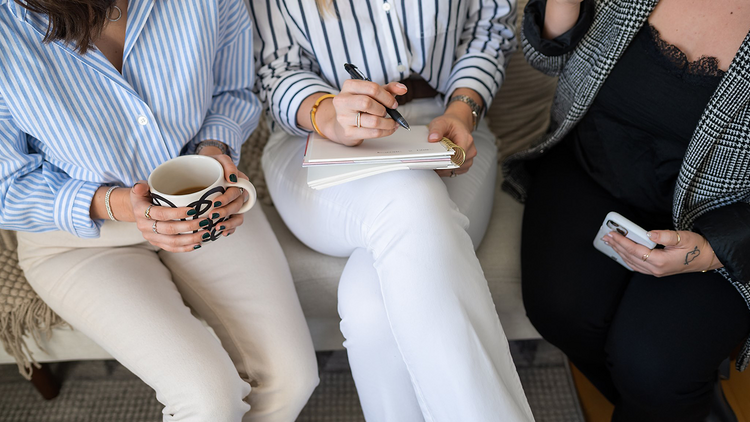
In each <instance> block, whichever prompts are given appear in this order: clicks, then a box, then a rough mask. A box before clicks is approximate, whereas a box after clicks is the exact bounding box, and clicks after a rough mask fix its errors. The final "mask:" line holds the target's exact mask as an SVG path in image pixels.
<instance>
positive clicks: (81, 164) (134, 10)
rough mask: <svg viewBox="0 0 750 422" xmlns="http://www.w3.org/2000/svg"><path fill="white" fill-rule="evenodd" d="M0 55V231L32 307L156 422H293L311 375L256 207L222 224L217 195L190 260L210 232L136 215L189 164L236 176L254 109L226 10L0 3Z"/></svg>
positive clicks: (308, 345)
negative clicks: (134, 381) (78, 340)
mask: <svg viewBox="0 0 750 422" xmlns="http://www.w3.org/2000/svg"><path fill="white" fill-rule="evenodd" d="M0 39H2V40H3V42H2V46H3V47H2V49H0V74H2V75H3V77H2V78H1V79H0V143H1V145H2V148H0V203H1V204H2V207H1V208H0V227H2V228H5V229H13V230H18V231H19V232H18V241H19V259H20V262H21V266H22V267H23V269H24V271H25V274H26V277H27V279H28V280H29V282H30V283H31V285H32V286H33V287H34V289H35V291H36V292H37V293H38V294H39V295H40V296H41V297H42V298H43V300H44V301H45V302H46V303H47V304H48V305H49V306H50V307H51V308H52V309H53V310H55V311H56V312H57V313H58V314H59V315H60V316H61V317H62V318H63V319H65V320H66V321H67V322H68V323H70V324H71V325H72V326H74V327H75V328H76V329H77V330H79V331H81V332H83V333H84V334H86V335H87V336H89V337H90V338H91V339H93V340H94V341H96V342H97V343H98V344H99V345H101V346H102V347H103V348H104V349H105V350H107V351H108V352H109V353H110V354H111V355H112V356H114V357H115V358H116V359H118V360H119V361H120V362H121V363H122V364H124V365H125V366H126V367H127V368H128V369H130V370H131V371H133V372H134V373H135V374H136V375H138V376H139V377H140V378H141V379H143V381H145V382H146V383H147V384H149V385H150V386H151V387H153V388H154V390H156V393H157V398H158V399H159V400H160V401H161V402H162V403H163V404H164V411H163V414H164V416H163V418H164V421H177V420H179V421H183V422H185V421H191V422H208V421H211V422H240V421H267V422H291V421H293V420H294V419H295V418H296V417H297V414H298V413H299V411H300V410H301V409H302V407H303V406H304V404H305V402H306V401H307V399H308V397H309V395H310V394H311V392H312V390H313V389H314V387H315V385H316V384H317V380H318V378H317V365H316V361H315V355H314V352H313V347H312V341H311V339H310V335H309V332H308V329H307V325H306V324H305V319H304V317H303V315H302V310H301V307H300V305H299V302H298V300H297V296H296V293H295V290H294V286H293V284H292V279H291V275H290V273H289V268H288V266H287V263H286V260H285V258H284V255H283V252H282V251H281V248H280V246H279V244H278V243H277V241H276V238H275V237H274V234H273V232H272V231H271V228H270V226H269V225H268V222H267V221H266V219H265V217H264V216H263V213H262V211H261V209H260V207H255V208H254V209H253V210H251V211H250V212H249V213H247V214H245V215H244V218H243V215H242V214H235V213H236V212H237V210H238V209H239V207H240V205H241V204H242V202H243V199H242V198H241V193H240V190H239V189H235V188H229V189H227V192H226V193H225V194H223V195H222V196H220V197H218V198H216V199H215V201H216V202H214V205H215V206H216V207H217V208H216V214H212V216H211V218H212V219H213V220H216V219H217V218H223V217H229V218H228V219H227V220H225V221H221V223H220V226H218V227H216V229H217V231H219V232H222V233H223V234H224V235H225V236H224V237H219V238H218V240H217V241H216V242H215V243H211V244H207V243H204V242H206V240H205V239H206V237H208V238H209V239H208V240H211V239H214V238H215V233H214V232H212V234H214V236H211V235H209V234H208V232H207V230H205V228H206V227H211V226H212V224H209V223H210V220H208V219H204V218H200V219H196V218H194V217H193V216H195V211H194V210H193V209H191V208H174V209H173V208H166V207H157V206H154V207H149V205H150V202H151V201H150V198H149V192H148V186H147V184H146V183H145V182H143V179H146V178H147V177H148V175H149V174H150V172H151V171H152V170H153V169H154V168H155V167H156V166H158V165H159V164H161V163H162V162H164V161H166V160H168V159H170V158H173V157H176V156H178V155H183V154H192V153H199V154H202V155H208V156H211V157H213V158H215V159H216V160H218V161H219V162H220V163H221V164H222V165H223V167H224V172H225V174H226V176H227V179H228V181H229V182H230V183H232V182H236V181H237V177H238V176H239V177H243V175H242V174H241V173H240V172H238V171H237V168H236V167H235V163H236V162H238V161H239V152H240V147H241V146H242V143H243V142H244V141H245V139H247V137H248V135H249V134H250V133H251V132H252V131H253V129H254V128H255V126H256V125H257V121H258V116H259V113H260V104H259V102H258V100H257V99H256V98H255V96H254V95H253V94H252V92H251V87H252V86H253V79H254V73H253V63H252V55H251V54H250V50H251V49H252V27H251V22H250V19H249V16H248V14H247V9H246V7H245V5H244V4H243V3H242V1H241V0H211V1H205V0H199V1H198V0H194V1H189V0H180V1H176V2H168V1H156V0H130V2H128V1H127V0H116V1H115V0H76V1H70V0H26V1H24V2H18V3H16V2H14V1H12V0H0ZM139 180H140V181H141V182H138V181H139ZM134 184H135V185H134ZM124 186H127V187H124ZM130 186H133V187H132V188H130ZM107 199H108V200H109V202H110V205H111V206H110V207H107V206H106V202H107ZM219 202H221V203H222V204H223V205H221V204H219ZM108 208H109V209H108ZM108 211H111V212H112V214H109V213H108ZM191 212H192V214H191ZM110 219H113V220H114V219H116V220H119V221H120V222H116V221H110ZM180 220H181V221H180ZM243 222H244V224H243ZM240 225H242V227H239V226H240ZM193 231H195V232H194V233H190V234H175V233H185V232H193ZM232 233H234V235H233V236H230V237H226V236H227V235H229V234H232ZM220 234H221V233H220ZM202 244H203V245H206V247H204V248H202V249H200V250H198V249H199V248H200V247H201V245H202ZM185 252H188V253H185ZM183 301H185V302H188V303H189V304H190V305H191V306H192V309H193V310H194V311H196V312H197V313H198V314H200V315H201V316H202V317H203V318H204V319H205V320H206V322H207V323H208V324H209V325H210V326H211V327H212V328H213V330H214V332H215V333H216V335H217V336H218V337H219V339H220V340H221V343H219V341H217V340H216V338H214V337H213V336H212V335H211V334H210V333H209V332H208V330H206V328H205V327H204V326H203V325H202V324H201V322H200V321H199V320H198V319H196V318H195V317H194V316H192V314H191V310H190V309H189V308H187V307H186V306H185V304H184V302H183ZM251 390H252V393H251ZM248 410H249V411H248Z"/></svg>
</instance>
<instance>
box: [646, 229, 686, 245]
mask: <svg viewBox="0 0 750 422" xmlns="http://www.w3.org/2000/svg"><path fill="white" fill-rule="evenodd" d="M648 237H649V239H651V240H653V241H654V242H656V243H659V244H661V245H664V246H677V244H678V243H682V237H683V235H682V234H680V235H679V240H680V242H677V239H678V232H676V231H674V230H651V231H650V232H648Z"/></svg>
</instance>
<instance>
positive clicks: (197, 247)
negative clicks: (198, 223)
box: [193, 245, 201, 250]
mask: <svg viewBox="0 0 750 422" xmlns="http://www.w3.org/2000/svg"><path fill="white" fill-rule="evenodd" d="M200 248H201V245H195V246H193V250H196V249H200Z"/></svg>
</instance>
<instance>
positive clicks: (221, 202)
mask: <svg viewBox="0 0 750 422" xmlns="http://www.w3.org/2000/svg"><path fill="white" fill-rule="evenodd" d="M240 192H241V191H240V188H239V187H229V188H228V189H227V190H226V191H224V193H222V194H221V195H219V196H217V197H216V198H214V204H213V206H214V208H219V207H224V206H226V205H227V204H230V203H232V202H233V201H234V200H235V199H237V198H239V197H240V196H241V193H240Z"/></svg>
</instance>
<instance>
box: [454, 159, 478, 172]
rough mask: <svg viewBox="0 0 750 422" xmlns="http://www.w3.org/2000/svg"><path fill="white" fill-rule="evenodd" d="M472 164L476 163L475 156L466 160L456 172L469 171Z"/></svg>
mask: <svg viewBox="0 0 750 422" xmlns="http://www.w3.org/2000/svg"><path fill="white" fill-rule="evenodd" d="M472 165H474V159H473V158H469V159H467V160H466V161H464V163H463V165H461V167H459V168H457V169H456V174H464V173H468V172H469V169H470V168H471V166H472Z"/></svg>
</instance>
